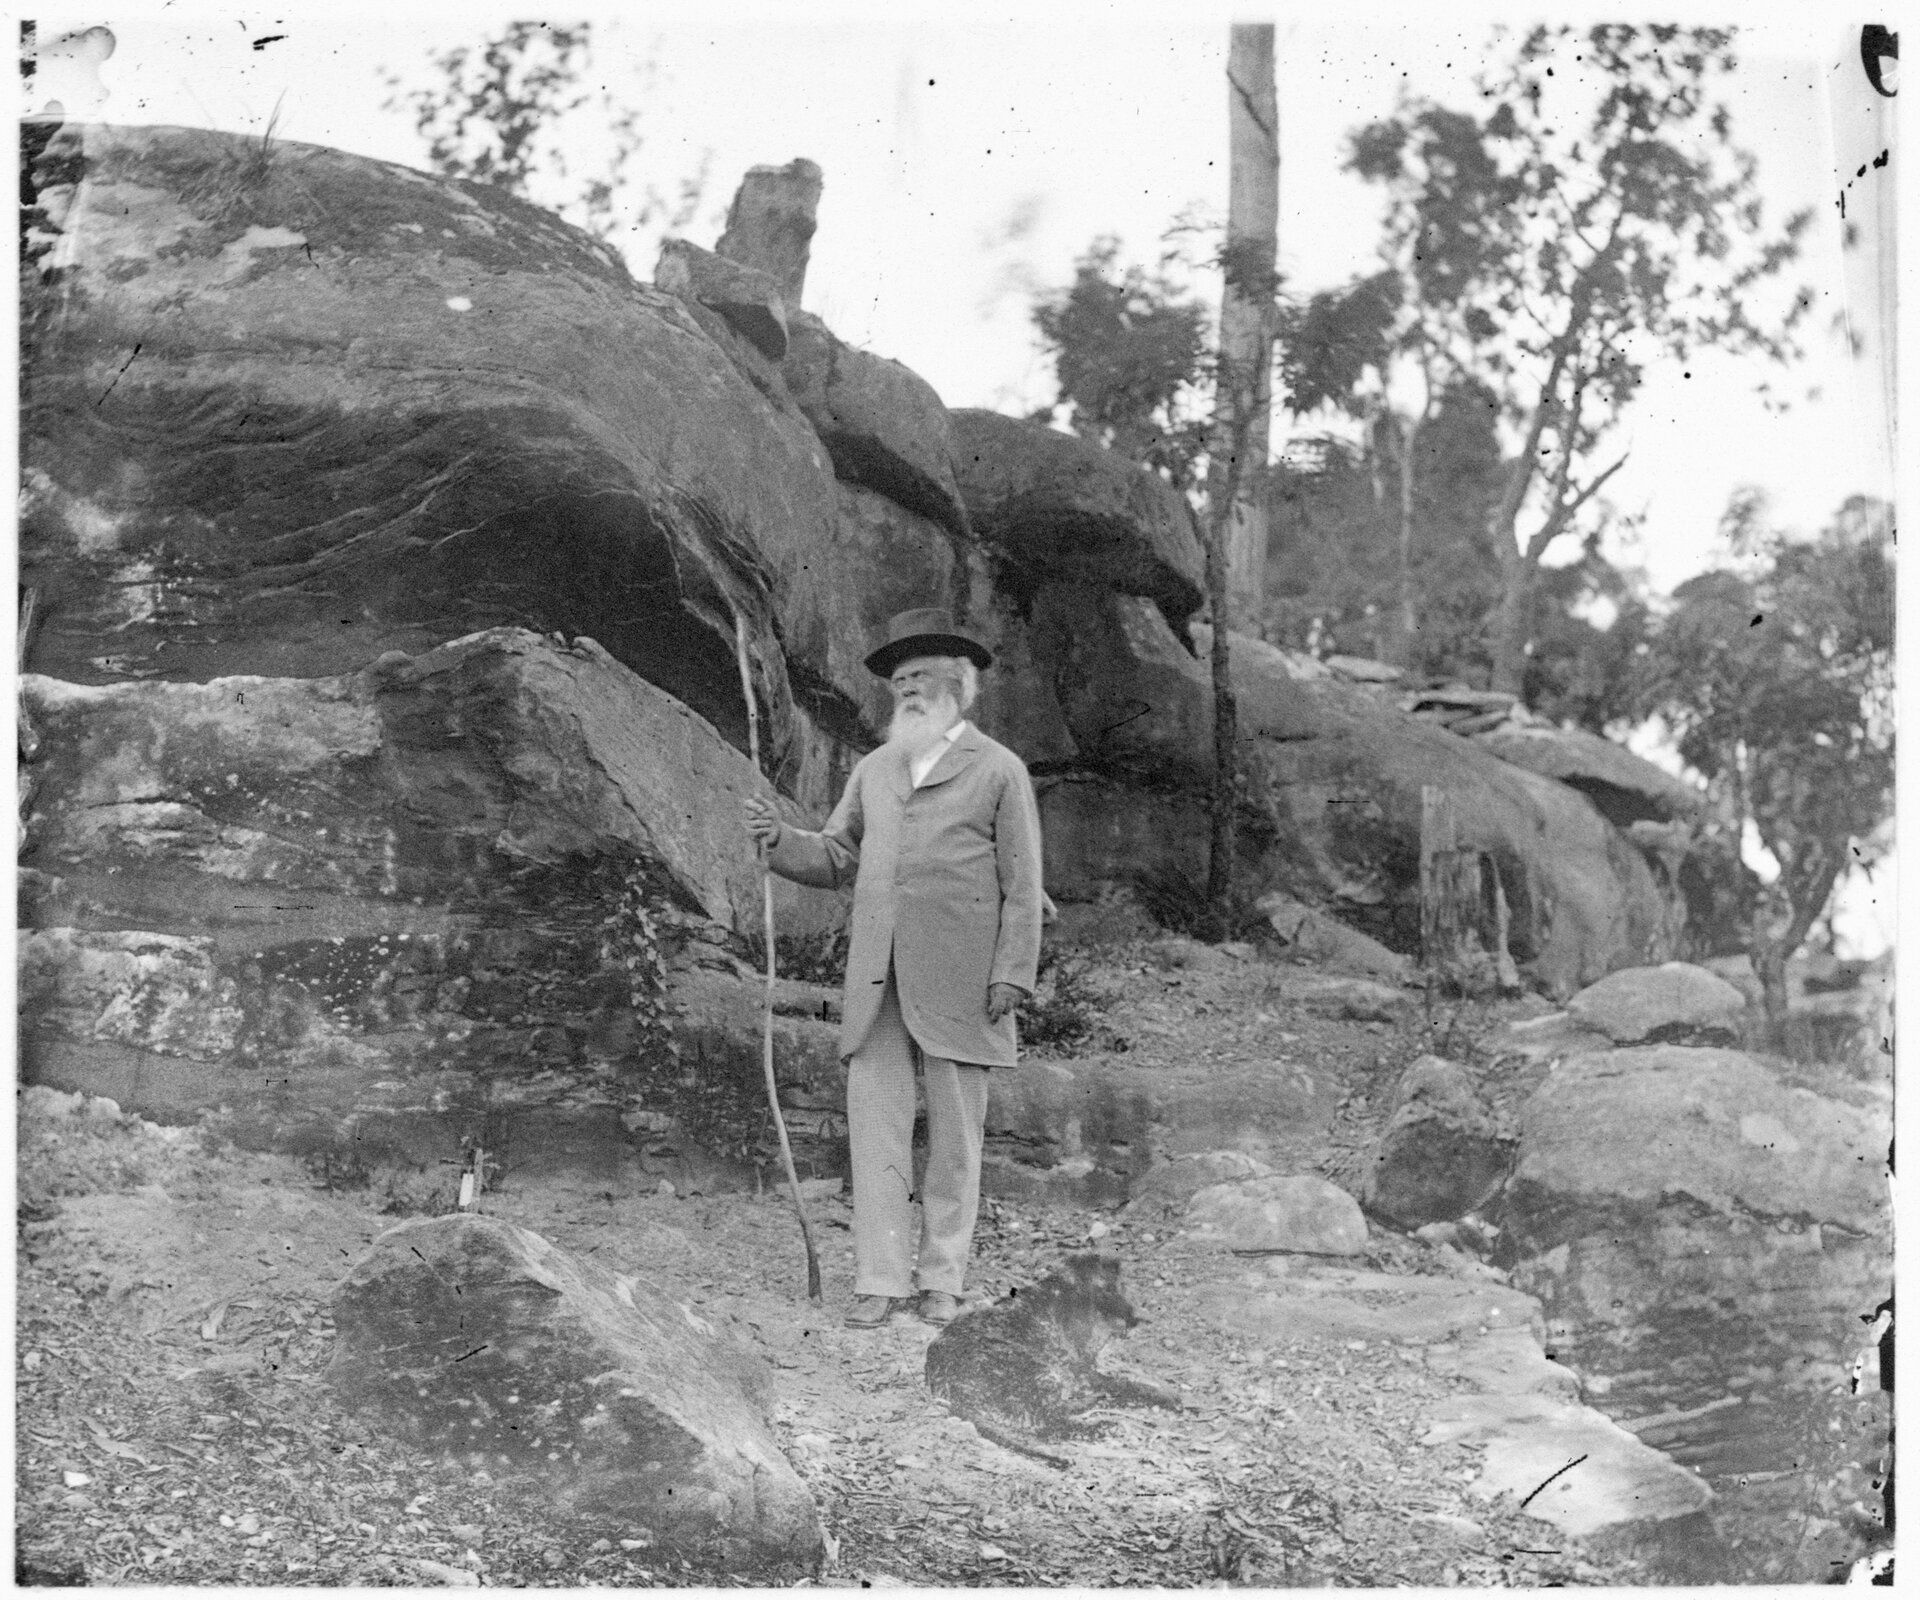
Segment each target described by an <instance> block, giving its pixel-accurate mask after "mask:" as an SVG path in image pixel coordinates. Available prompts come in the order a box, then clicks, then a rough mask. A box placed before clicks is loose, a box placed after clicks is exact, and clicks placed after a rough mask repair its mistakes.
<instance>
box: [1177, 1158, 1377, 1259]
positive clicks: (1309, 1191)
mask: <svg viewBox="0 0 1920 1600" xmlns="http://www.w3.org/2000/svg"><path fill="white" fill-rule="evenodd" d="M1187 1227H1188V1229H1189V1231H1191V1232H1193V1233H1195V1234H1198V1235H1200V1236H1202V1237H1210V1238H1214V1239H1217V1240H1219V1241H1220V1242H1221V1243H1222V1244H1224V1245H1225V1246H1226V1247H1227V1248H1228V1249H1230V1250H1248V1251H1261V1250H1286V1251H1297V1252H1300V1253H1302V1254H1306V1255H1317V1256H1357V1255H1359V1254H1360V1253H1361V1251H1363V1250H1365V1249H1366V1247H1367V1219H1366V1218H1365V1217H1363V1216H1362V1215H1361V1214H1360V1207H1359V1206H1358V1205H1357V1204H1356V1203H1355V1201H1354V1198H1353V1196H1352V1195H1350V1194H1348V1193H1347V1192H1346V1190H1344V1189H1341V1188H1337V1187H1336V1186H1335V1185H1333V1184H1331V1183H1329V1182H1327V1180H1326V1179H1325V1178H1320V1177H1315V1176H1313V1175H1312V1174H1310V1173H1303V1174H1300V1175H1297V1176H1293V1177H1274V1178H1250V1179H1247V1180H1245V1181H1244V1182H1239V1183H1216V1184H1213V1185H1212V1186H1210V1187H1208V1188H1205V1189H1202V1190H1200V1191H1199V1192H1198V1193H1197V1194H1196V1195H1194V1197H1193V1199H1192V1201H1191V1202H1190V1203H1189V1204H1188V1206H1187Z"/></svg>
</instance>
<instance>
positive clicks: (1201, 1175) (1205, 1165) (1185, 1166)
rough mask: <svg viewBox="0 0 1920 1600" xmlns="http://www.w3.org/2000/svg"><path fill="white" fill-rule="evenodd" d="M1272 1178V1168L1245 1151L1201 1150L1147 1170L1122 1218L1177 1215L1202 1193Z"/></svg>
mask: <svg viewBox="0 0 1920 1600" xmlns="http://www.w3.org/2000/svg"><path fill="white" fill-rule="evenodd" d="M1271 1176H1273V1168H1271V1167H1270V1166H1268V1165H1267V1164H1266V1162H1264V1161H1262V1160H1260V1159H1259V1158H1258V1157H1257V1156H1250V1155H1248V1154H1247V1153H1246V1152H1245V1151H1244V1150H1202V1151H1198V1152H1196V1153H1194V1154H1192V1155H1182V1156H1175V1157H1174V1158H1173V1159H1172V1160H1171V1161H1163V1162H1161V1163H1160V1164H1159V1165H1158V1166H1154V1167H1149V1168H1148V1169H1147V1171H1146V1172H1145V1173H1144V1174H1143V1175H1142V1176H1141V1178H1140V1180H1139V1181H1138V1182H1137V1183H1135V1184H1134V1185H1133V1188H1132V1190H1131V1193H1130V1197H1129V1198H1128V1201H1127V1205H1126V1209H1125V1213H1124V1214H1125V1215H1126V1216H1129V1217H1135V1218H1141V1217H1152V1218H1158V1217H1168V1216H1174V1215H1178V1214H1179V1213H1181V1212H1184V1211H1185V1210H1186V1209H1187V1202H1188V1201H1190V1200H1191V1199H1192V1198H1193V1197H1194V1196H1195V1195H1196V1194H1198V1193H1199V1192H1200V1191H1201V1190H1202V1189H1207V1188H1211V1187H1212V1186H1213V1185H1215V1184H1218V1183H1239V1182H1241V1181H1242V1180H1244V1179H1247V1178H1268V1177H1271Z"/></svg>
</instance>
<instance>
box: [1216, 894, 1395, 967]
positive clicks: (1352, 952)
mask: <svg viewBox="0 0 1920 1600" xmlns="http://www.w3.org/2000/svg"><path fill="white" fill-rule="evenodd" d="M1254 909H1255V910H1256V911H1258V912H1259V913H1260V914H1261V915H1262V916H1264V917H1265V918H1266V919H1267V922H1268V924H1269V926H1271V927H1272V929H1273V931H1274V933H1275V935H1276V936H1277V937H1278V938H1279V940H1280V943H1281V945H1282V946H1284V947H1285V949H1286V950H1287V951H1288V953H1289V954H1291V955H1293V956H1295V957H1296V958H1298V959H1299V960H1302V961H1306V962H1310V963H1312V964H1313V965H1314V966H1316V967H1321V968H1324V969H1327V970H1331V971H1335V972H1352V973H1356V974H1359V975H1362V976H1368V977H1379V978H1387V979H1392V980H1395V981H1398V980H1400V979H1404V978H1406V977H1409V976H1410V975H1411V974H1412V972H1413V969H1414V964H1413V962H1411V961H1410V960H1408V959H1407V957H1405V956H1403V955H1401V954H1400V953H1399V952H1398V951H1397V950H1389V949H1388V948H1387V947H1386V946H1385V945H1383V944H1381V943H1380V942H1379V941H1378V940H1377V939H1369V938H1368V937H1367V936H1366V935H1365V934H1364V933H1362V932H1360V930H1359V929H1358V928H1349V927H1348V926H1347V925H1346V924H1345V923H1344V922H1342V921H1340V920H1339V919H1338V918H1337V917H1330V916H1328V915H1327V914H1326V913H1325V912H1324V911H1316V910H1314V909H1313V908H1312V907H1311V906H1305V905H1302V904H1301V903H1300V902H1299V901H1298V900H1296V899H1294V898H1293V896H1292V895H1290V894H1288V893H1286V892H1285V891H1284V890H1281V889H1274V890H1270V891H1269V892H1268V893H1266V894H1264V895H1262V896H1261V897H1260V898H1259V899H1258V900H1257V901H1255V902H1254Z"/></svg>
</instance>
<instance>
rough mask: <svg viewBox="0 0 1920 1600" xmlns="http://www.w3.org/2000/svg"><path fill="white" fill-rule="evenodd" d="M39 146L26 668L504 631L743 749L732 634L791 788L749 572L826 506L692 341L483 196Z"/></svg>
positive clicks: (247, 158) (178, 154)
mask: <svg viewBox="0 0 1920 1600" xmlns="http://www.w3.org/2000/svg"><path fill="white" fill-rule="evenodd" d="M53 147H54V153H56V154H59V155H60V156H61V157H62V160H63V161H68V164H69V165H72V164H73V163H74V162H77V163H78V164H79V165H80V167H81V168H82V169H83V171H84V176H83V177H82V178H81V180H80V181H79V182H78V184H77V185H65V186H50V187H45V188H42V189H41V191H40V200H41V204H42V206H43V207H44V208H45V209H46V210H47V212H48V214H49V216H50V217H51V218H52V219H53V221H54V222H55V224H56V225H57V227H58V229H59V233H58V236H57V238H56V240H55V243H54V248H53V250H52V252H51V253H50V254H49V255H48V256H47V257H46V258H45V259H44V261H43V262H42V264H41V265H42V269H43V270H44V272H46V273H51V274H54V275H56V276H53V277H44V276H43V273H42V271H34V272H30V273H29V274H28V275H27V281H26V282H25V283H24V284H23V286H22V287H23V294H24V295H25V298H26V302H27V314H28V318H29V324H30V328H31V332H30V335H29V342H28V345H27V346H26V347H25V348H23V351H22V364H23V369H24V371H25V374H26V382H25V388H24V391H23V397H22V406H21V453H22V472H23V487H24V491H25V494H24V500H23V509H22V516H21V578H22V582H23V583H25V584H27V585H30V586H32V587H33V588H35V589H36V590H37V591H38V593H39V599H40V616H41V619H42V620H41V624H40V626H39V627H38V628H37V629H36V630H35V633H34V636H33V640H32V647H31V650H30V652H29V655H28V659H27V663H26V665H27V666H28V668H29V669H31V670H34V671H38V672H43V673H47V674H49V675H51V676H54V677H59V678H64V679H67V680H69V681H72V682H76V683H107V682H117V681H126V680H128V679H137V678H149V677H156V676H157V677H162V678H167V679H171V680H174V681H205V680H207V679H210V678H214V677H220V676H228V675H232V674H236V673H247V672H254V673H262V674H270V675H273V676H279V677H296V678H318V677H330V676H337V675H339V674H342V673H347V672H352V671H355V670H357V669H359V668H360V667H363V666H364V665H366V663H367V662H369V661H370V660H372V659H373V658H374V657H375V656H376V655H378V654H380V653H381V652H382V651H383V650H388V649H399V650H403V651H406V652H408V653H418V652H420V651H422V650H425V649H430V648H431V647H433V646H434V645H436V644H439V643H442V642H444V641H446V640H448V639H452V638H457V637H460V636H463V635H465V634H468V633H471V632H473V631H474V630H476V629H478V628H485V627H488V626H493V625H499V624H519V625H523V626H526V627H529V628H532V629H535V630H537V631H541V632H550V631H554V630H562V631H564V632H565V633H566V634H568V635H569V636H573V635H578V634H586V635H590V636H591V637H593V638H595V639H598V640H599V641H600V642H601V643H602V644H603V645H604V646H605V647H606V649H607V650H608V651H609V652H610V653H611V654H612V655H613V656H615V657H616V658H617V659H619V660H620V661H622V662H624V663H625V664H626V665H628V666H629V667H632V668H633V669H634V670H635V671H637V672H638V673H639V674H640V675H641V676H642V677H644V678H646V679H648V680H649V681H650V682H653V683H655V684H657V685H659V686H661V687H663V688H665V689H667V690H668V691H669V692H670V693H672V694H674V695H675V696H676V697H678V698H679V699H681V700H683V701H685V702H686V703H687V704H688V705H690V706H692V707H693V708H694V709H695V710H696V711H697V712H699V713H700V714H701V715H702V716H704V717H706V718H707V719H708V720H709V721H711V722H712V723H714V725H715V726H716V727H718V728H719V729H720V730H721V732H722V733H723V735H725V736H726V737H727V738H728V739H729V740H730V741H731V742H733V743H735V744H738V745H742V746H744V744H745V735H746V717H745V709H744V706H743V705H742V703H741V698H740V686H739V679H738V675H737V673H736V670H735V667H734V651H733V633H734V623H733V619H734V616H735V615H736V614H739V615H743V616H744V617H745V618H746V619H747V621H748V624H749V634H750V646H751V649H752V652H753V656H754V675H755V680H756V685H757V688H758V691H759V693H760V694H761V696H762V698H763V700H764V701H765V704H766V708H767V711H768V713H769V717H768V729H767V736H768V741H769V747H770V757H771V759H772V763H773V768H774V770H775V772H776V773H777V774H778V775H779V777H780V781H781V783H782V786H783V787H789V788H790V787H791V786H792V781H793V774H794V772H795V771H797V769H798V768H799V767H800V766H801V765H803V764H804V762H805V761H806V759H807V752H806V750H805V749H804V748H803V747H804V746H805V745H806V743H807V735H806V733H805V730H804V729H803V728H802V727H801V726H800V725H799V724H798V723H796V720H795V713H794V712H793V709H792V705H791V695H790V692H789V689H788V685H787V678H786V664H785V660H784V658H783V656H782V653H781V650H780V645H779V624H778V623H777V622H776V612H779V611H782V610H783V608H784V607H785V605H786V597H785V595H784V594H783V592H782V582H781V577H780V575H790V574H791V573H792V572H793V571H794V570H795V569H796V566H797V560H798V557H797V554H796V553H797V552H805V551H809V550H814V549H818V548H821V547H822V546H824V545H825V544H826V543H827V542H828V541H829V540H830V538H831V536H832V529H833V527H834V523H835V518H836V514H837V508H836V500H835V493H834V482H833V474H832V471H831V466H830V463H829V461H828V459H827V456H826V452H825V451H824V450H823V449H822V447H821V445H820V441H819V439H818V437H817V436H816V435H815V434H814V432H813V430H812V429H811V428H810V427H809V426H808V425H807V422H806V420H805V418H804V417H802V416H801V415H800V413H799V412H798V411H797V410H794V409H792V407H791V403H790V402H788V403H786V404H785V405H782V404H776V403H775V402H774V401H773V400H770V399H769V398H768V396H767V394H765V393H763V392H762V391H761V390H759V389H757V388H756V387H755V385H754V384H753V383H752V382H750V381H749V380H748V378H747V377H746V376H745V375H744V374H743V372H742V370H741V368H740V367H739V365H738V364H737V363H736V361H735V359H734V358H733V357H732V356H731V355H730V354H729V353H728V352H727V351H726V350H724V349H723V348H721V346H720V345H719V344H717V343H716V342H715V340H714V338H712V337H710V336H709V334H708V332H707V331H706V329H705V327H704V325H703V323H702V321H701V320H700V317H699V316H696V315H695V314H694V313H695V311H696V310H698V309H700V308H697V307H694V306H691V305H689V304H688V303H687V302H684V301H682V300H680V299H679V298H677V297H676V296H673V295H670V294H665V293H662V292H661V291H659V290H656V289H653V288H650V287H647V286H645V285H641V284H636V283H635V282H634V281H633V280H632V279H631V278H630V277H629V276H628V274H627V272H626V270H625V268H624V267H623V266H622V265H621V264H620V262H619V260H618V258H617V257H616V256H615V255H614V253H613V252H612V251H611V249H609V248H608V247H607V246H606V245H604V244H601V243H600V242H598V241H596V240H594V239H592V238H590V237H589V236H587V235H586V234H584V233H582V232H580V231H578V230H577V229H574V228H571V227H568V226H567V225H566V224H564V223H561V222H560V221H558V220H557V219H556V218H554V217H552V216H550V215H549V214H547V213H545V212H543V211H540V210H538V209H536V208H534V207H532V206H529V205H526V204H524V203H523V202H521V201H518V200H516V199H514V198H513V197H512V196H510V195H507V194H505V193H504V192H503V191H501V190H499V189H497V188H494V187H490V186H488V185H484V184H463V183H460V182H456V181H452V180H446V179H440V178H432V177H428V176H425V175H423V174H421V173H419V172H415V171H411V170H409V169H407V168H404V167H398V166H393V165H389V164H387V163H384V162H379V161H372V160H369V159H367V158H365V157H360V156H352V155H346V154H343V153H341V152H338V151H333V150H325V149H320V148H317V147H313V146H308V145H300V144H290V143H278V144H275V145H274V146H273V148H272V151H271V154H270V156H268V157H264V158H263V157H262V156H261V153H260V152H261V147H260V144H259V141H258V140H253V139H246V138H242V137H240V136H237V135H227V134H220V133H213V132H206V131H198V130H190V129H180V128H118V127H109V126H104V125H93V126H79V125H69V126H67V127H66V128H63V129H62V131H61V132H60V133H59V134H58V135H56V136H55V139H54V141H53ZM69 158H71V159H69ZM49 160H51V156H50V157H49ZM43 165H44V164H43ZM47 170H51V168H48V169H47ZM708 315H710V314H708ZM136 349H137V352H138V353H137V356H136V355H135V354H134V353H133V352H135V351H136ZM813 665H814V667H815V670H816V671H817V672H818V673H819V676H820V678H821V680H822V681H823V682H825V681H826V673H825V668H824V663H815V664H813Z"/></svg>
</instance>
